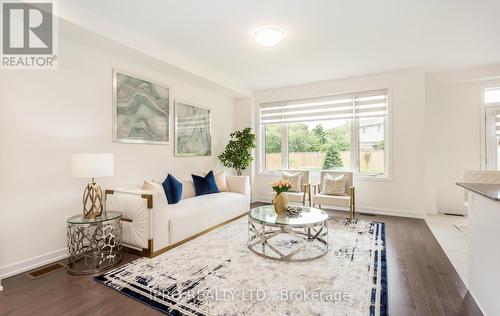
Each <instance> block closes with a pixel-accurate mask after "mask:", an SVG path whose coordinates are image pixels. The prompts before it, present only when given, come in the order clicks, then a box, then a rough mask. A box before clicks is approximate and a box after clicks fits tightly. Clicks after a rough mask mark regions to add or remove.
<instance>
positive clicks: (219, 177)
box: [214, 172, 229, 192]
mask: <svg viewBox="0 0 500 316" xmlns="http://www.w3.org/2000/svg"><path fill="white" fill-rule="evenodd" d="M214 177H215V183H216V184H217V188H218V189H219V191H220V192H228V191H229V188H228V187H227V181H226V174H225V173H224V172H218V173H216V174H215V175H214Z"/></svg>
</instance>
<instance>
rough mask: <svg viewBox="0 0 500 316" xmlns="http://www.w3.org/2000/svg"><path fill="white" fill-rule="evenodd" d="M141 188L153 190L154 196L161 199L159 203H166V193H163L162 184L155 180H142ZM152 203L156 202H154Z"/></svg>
mask: <svg viewBox="0 0 500 316" xmlns="http://www.w3.org/2000/svg"><path fill="white" fill-rule="evenodd" d="M142 189H143V190H153V191H155V193H156V198H159V199H160V200H161V203H163V204H165V203H166V204H168V202H167V195H166V194H165V190H164V189H163V185H162V184H161V183H158V182H155V181H149V180H144V183H143V184H142ZM156 198H155V199H156ZM154 203H156V202H154Z"/></svg>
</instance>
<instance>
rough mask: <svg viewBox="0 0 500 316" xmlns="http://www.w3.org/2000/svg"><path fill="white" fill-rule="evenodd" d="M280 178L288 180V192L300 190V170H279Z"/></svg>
mask: <svg viewBox="0 0 500 316" xmlns="http://www.w3.org/2000/svg"><path fill="white" fill-rule="evenodd" d="M281 179H282V180H285V181H288V182H290V184H291V185H292V187H291V188H290V190H289V191H290V192H302V188H301V186H302V185H301V183H302V172H287V171H283V172H281Z"/></svg>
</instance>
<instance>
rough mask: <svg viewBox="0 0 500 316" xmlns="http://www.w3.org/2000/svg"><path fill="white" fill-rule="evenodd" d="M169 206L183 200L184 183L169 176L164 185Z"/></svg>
mask: <svg viewBox="0 0 500 316" xmlns="http://www.w3.org/2000/svg"><path fill="white" fill-rule="evenodd" d="M162 185H163V189H164V190H165V195H166V196H167V201H168V204H175V203H177V202H179V201H180V200H181V198H182V183H181V182H180V181H179V180H177V179H176V178H175V177H174V176H173V175H171V174H168V176H167V177H166V178H165V181H163V183H162Z"/></svg>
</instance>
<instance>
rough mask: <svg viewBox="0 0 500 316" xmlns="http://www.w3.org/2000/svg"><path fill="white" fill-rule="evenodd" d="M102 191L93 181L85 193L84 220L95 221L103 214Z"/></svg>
mask: <svg viewBox="0 0 500 316" xmlns="http://www.w3.org/2000/svg"><path fill="white" fill-rule="evenodd" d="M102 209H103V207H102V190H101V187H100V186H99V185H98V184H97V183H95V181H94V179H92V183H89V184H87V187H86V188H85V191H83V218H85V219H93V218H96V217H97V216H101V214H102Z"/></svg>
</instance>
